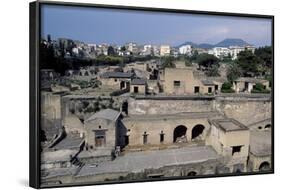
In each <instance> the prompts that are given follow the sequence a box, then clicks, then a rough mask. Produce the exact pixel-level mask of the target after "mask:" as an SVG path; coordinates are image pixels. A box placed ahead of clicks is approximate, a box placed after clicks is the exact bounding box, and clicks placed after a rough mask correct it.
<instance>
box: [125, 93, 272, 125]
mask: <svg viewBox="0 0 281 190" xmlns="http://www.w3.org/2000/svg"><path fill="white" fill-rule="evenodd" d="M128 110H129V115H143V114H144V115H145V114H148V115H149V114H160V115H161V114H174V113H181V112H207V111H218V112H220V113H221V114H223V115H225V116H226V117H229V118H233V119H236V120H238V121H239V122H241V123H243V124H245V125H249V124H252V123H255V122H258V121H261V120H265V119H268V118H271V100H270V97H267V96H266V97H262V98H257V97H250V96H247V97H243V96H234V97H215V98H211V97H200V98H174V97H173V98H164V97H163V98H151V99H149V98H139V99H138V98H136V99H133V98H130V99H129V101H128Z"/></svg>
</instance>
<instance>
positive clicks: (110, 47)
mask: <svg viewBox="0 0 281 190" xmlns="http://www.w3.org/2000/svg"><path fill="white" fill-rule="evenodd" d="M107 54H108V55H116V52H115V50H114V48H113V47H112V46H109V47H108V48H107Z"/></svg>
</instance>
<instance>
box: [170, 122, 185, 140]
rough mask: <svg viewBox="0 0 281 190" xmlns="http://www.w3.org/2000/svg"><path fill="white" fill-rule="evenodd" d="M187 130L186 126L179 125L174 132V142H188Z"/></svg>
mask: <svg viewBox="0 0 281 190" xmlns="http://www.w3.org/2000/svg"><path fill="white" fill-rule="evenodd" d="M186 131H187V128H186V127H185V126H184V125H179V126H177V127H176V128H175V130H174V141H173V142H176V143H182V142H187V139H186Z"/></svg>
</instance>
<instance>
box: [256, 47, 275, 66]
mask: <svg viewBox="0 0 281 190" xmlns="http://www.w3.org/2000/svg"><path fill="white" fill-rule="evenodd" d="M255 55H256V56H257V57H259V58H260V59H261V60H262V61H263V66H265V67H268V68H271V67H272V47H271V46H265V47H260V48H257V49H256V50H255Z"/></svg>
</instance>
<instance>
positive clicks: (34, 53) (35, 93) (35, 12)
mask: <svg viewBox="0 0 281 190" xmlns="http://www.w3.org/2000/svg"><path fill="white" fill-rule="evenodd" d="M42 5H59V6H74V7H93V8H105V9H117V10H133V11H139V10H141V11H148V12H165V13H188V14H190V13H191V14H195V15H216V16H234V17H242V18H265V19H271V21H272V22H271V23H272V25H271V31H272V34H271V35H272V42H271V44H272V50H273V51H272V61H273V64H272V90H271V101H272V104H271V114H272V117H271V124H272V133H271V141H272V142H271V145H272V146H271V147H272V150H271V152H272V156H271V159H272V160H271V164H272V170H270V171H263V172H255V173H252V172H245V173H240V174H239V175H237V174H235V173H231V174H221V175H213V174H212V175H204V176H190V177H188V178H187V177H169V178H164V179H150V180H130V181H113V182H106V181H105V182H98V183H79V184H78V183H75V184H62V185H61V184H58V185H52V186H41V182H40V160H41V159H40V140H39V138H40V136H39V129H40V80H39V79H40V72H39V43H40V34H41V31H40V29H41V28H40V26H41V23H40V20H41V18H40V16H41V11H40V10H41V6H42ZM29 10H30V12H29V15H30V16H29V18H30V20H29V29H30V36H29V39H30V41H29V47H30V50H29V52H30V55H29V57H30V66H29V68H30V75H29V77H30V79H29V81H30V83H29V84H30V87H29V93H30V96H29V97H30V98H29V101H30V105H29V113H30V118H29V122H30V123H29V185H30V187H33V188H50V187H70V186H85V185H102V184H120V183H135V182H147V181H166V180H182V179H194V178H213V177H228V176H241V175H257V174H273V173H274V85H275V84H274V16H273V15H260V14H246V13H228V12H213V11H197V10H183V9H168V8H151V7H133V6H120V5H104V4H88V3H73V2H55V1H35V2H31V3H30V4H29Z"/></svg>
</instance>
